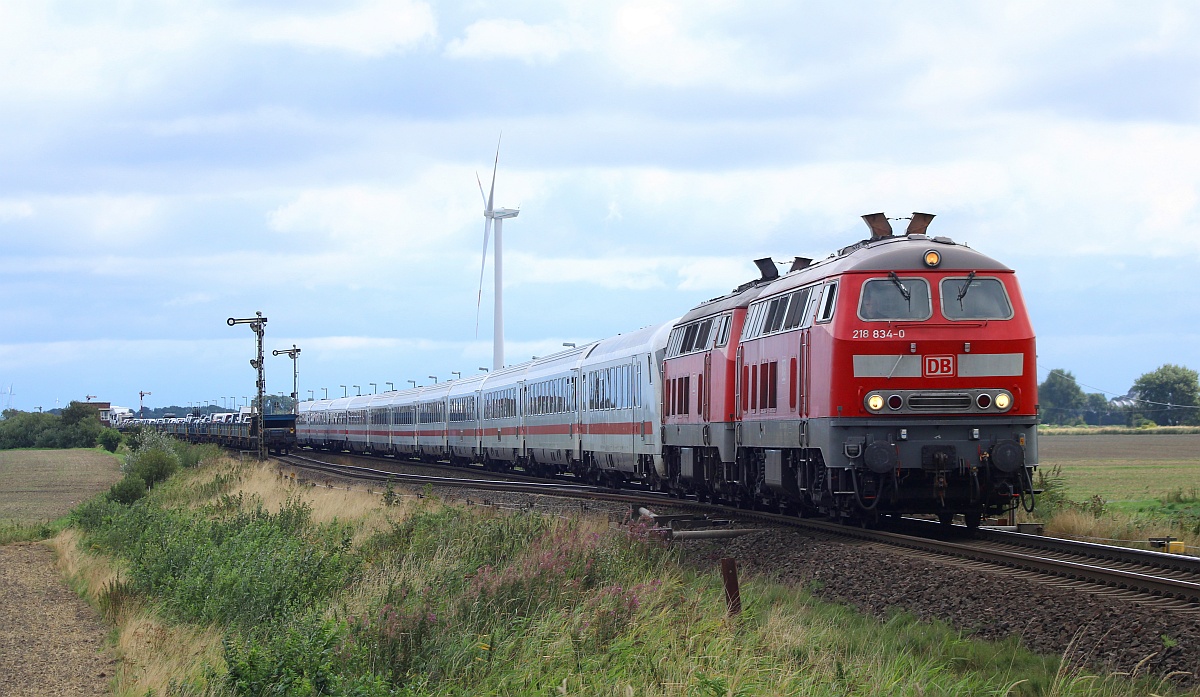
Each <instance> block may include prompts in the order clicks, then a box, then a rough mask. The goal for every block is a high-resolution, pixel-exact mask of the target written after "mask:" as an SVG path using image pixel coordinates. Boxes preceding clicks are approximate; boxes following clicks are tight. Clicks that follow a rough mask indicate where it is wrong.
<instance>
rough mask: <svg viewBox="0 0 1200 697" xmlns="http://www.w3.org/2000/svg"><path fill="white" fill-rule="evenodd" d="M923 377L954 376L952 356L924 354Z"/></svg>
mask: <svg viewBox="0 0 1200 697" xmlns="http://www.w3.org/2000/svg"><path fill="white" fill-rule="evenodd" d="M925 377H927V378H949V377H954V356H925Z"/></svg>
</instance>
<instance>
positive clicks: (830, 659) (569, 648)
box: [57, 460, 1170, 696]
mask: <svg viewBox="0 0 1200 697" xmlns="http://www.w3.org/2000/svg"><path fill="white" fill-rule="evenodd" d="M74 517H75V519H76V520H77V521H78V525H79V531H76V530H70V531H67V532H66V533H64V534H63V535H62V536H60V537H59V538H58V539H57V543H58V545H59V547H60V549H61V550H62V551H63V554H64V555H66V556H67V557H68V560H69V563H70V564H71V568H72V569H74V572H75V574H76V578H77V579H79V583H80V586H81V589H83V590H84V592H86V593H87V594H89V595H90V596H91V597H92V598H94V599H95V602H96V603H97V605H98V606H99V607H101V608H102V609H103V611H104V612H105V613H106V615H107V616H108V617H109V618H110V619H111V620H113V621H114V622H116V623H117V624H118V626H119V632H118V634H119V637H120V639H119V641H120V648H121V651H122V652H123V659H124V661H125V667H124V669H123V670H122V671H121V673H120V674H119V676H118V678H117V681H116V688H117V690H116V691H117V694H122V695H143V694H146V693H147V691H148V690H152V691H154V692H155V693H157V694H163V693H165V692H168V691H169V692H170V693H171V694H181V695H201V694H203V695H226V694H237V695H258V694H293V695H316V694H322V695H427V694H429V695H432V694H439V695H440V694H461V695H468V694H469V695H478V694H505V695H524V694H537V695H558V694H601V695H621V696H625V695H732V694H738V695H758V694H803V695H897V694H912V695H917V694H920V695H938V694H970V695H989V694H990V695H1006V694H1014V695H1076V694H1079V695H1083V694H1087V695H1097V694H1099V695H1118V694H1120V695H1124V694H1131V693H1140V692H1146V691H1148V690H1150V689H1154V690H1158V691H1160V693H1162V694H1169V693H1170V690H1169V687H1168V686H1166V685H1161V684H1153V685H1149V684H1136V685H1135V684H1131V683H1130V682H1128V681H1127V680H1125V679H1124V678H1119V677H1110V678H1104V679H1099V678H1095V679H1093V678H1090V677H1086V676H1081V675H1080V673H1079V671H1078V670H1077V669H1076V668H1074V667H1072V666H1060V665H1059V661H1058V660H1057V659H1056V658H1054V657H1039V656H1033V655H1030V654H1028V653H1027V652H1025V651H1023V650H1022V649H1021V648H1020V647H1019V645H1018V641H1017V639H1016V638H1014V639H1013V640H1012V641H1009V642H1006V643H1003V644H989V643H983V642H976V641H973V640H971V639H969V638H967V637H964V636H963V635H962V634H961V633H959V632H956V631H953V630H950V629H948V628H945V627H942V626H931V625H927V624H922V623H918V622H916V621H915V620H913V619H912V618H910V617H906V616H896V617H893V618H892V619H891V620H889V621H887V622H883V623H879V622H877V621H875V620H872V619H869V618H866V617H863V616H861V615H858V614H856V613H854V612H852V611H850V610H847V609H845V608H842V607H839V606H833V605H827V604H824V603H821V602H818V601H816V600H814V598H813V597H812V596H810V595H809V594H807V593H806V592H804V591H802V590H799V589H795V588H790V587H784V586H780V585H777V584H773V583H771V582H770V581H768V580H765V579H761V578H744V579H743V584H742V594H743V596H742V597H743V602H744V605H745V610H744V612H743V613H742V614H741V615H740V616H738V617H733V618H730V617H728V616H727V615H726V613H725V607H724V595H723V591H722V588H721V585H720V580H719V578H718V574H717V573H715V572H714V573H697V572H695V571H691V570H688V569H687V568H685V567H683V566H681V565H680V564H678V563H677V560H676V553H675V550H674V549H672V548H670V547H668V546H665V545H664V544H663V543H661V542H660V541H658V540H657V539H655V538H652V537H649V536H647V534H646V531H645V530H642V529H639V528H618V527H611V526H610V525H609V524H608V522H607V521H606V520H602V521H597V520H594V519H587V518H573V519H560V518H555V517H549V516H544V515H540V514H537V513H530V512H521V513H511V514H508V513H502V512H496V511H493V510H492V509H481V508H478V507H471V508H464V507H456V506H451V505H447V504H444V503H442V502H439V501H437V500H434V499H432V498H430V497H425V498H423V499H417V498H415V497H402V498H400V499H399V500H398V501H397V503H396V505H393V506H386V505H384V504H383V503H382V501H381V497H380V496H379V495H377V494H376V495H370V494H367V493H364V492H347V491H341V490H330V489H320V488H316V489H314V488H311V487H305V486H302V485H297V484H295V483H294V482H291V481H290V480H285V479H281V478H280V477H279V476H278V475H276V474H275V473H274V472H272V471H270V470H268V469H265V468H261V467H259V466H258V465H239V464H236V463H233V462H230V461H228V460H225V461H220V462H219V463H218V464H214V465H208V466H203V467H201V468H199V469H195V470H185V471H183V472H181V473H180V474H178V475H176V476H175V477H173V478H172V479H170V480H168V481H167V482H165V483H163V484H160V485H158V486H156V487H155V488H154V489H153V490H152V492H151V494H150V495H149V496H148V497H147V498H145V499H142V500H140V501H138V502H136V503H135V504H133V505H132V506H122V505H119V504H115V503H110V502H105V501H95V502H92V503H89V504H87V505H84V506H82V507H80V508H79V509H78V510H77V511H76V513H75V516H74Z"/></svg>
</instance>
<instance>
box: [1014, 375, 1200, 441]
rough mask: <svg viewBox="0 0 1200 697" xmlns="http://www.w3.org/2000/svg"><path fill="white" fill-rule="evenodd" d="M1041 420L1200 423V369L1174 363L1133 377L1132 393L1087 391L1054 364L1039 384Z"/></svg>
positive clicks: (1105, 423)
mask: <svg viewBox="0 0 1200 697" xmlns="http://www.w3.org/2000/svg"><path fill="white" fill-rule="evenodd" d="M1038 406H1039V408H1040V411H1041V422H1042V423H1045V424H1056V425H1084V424H1088V425H1092V426H1135V427H1136V426H1147V425H1158V426H1187V425H1198V424H1200V373H1197V371H1195V370H1191V369H1189V368H1185V367H1184V366H1181V365H1172V364H1170V363H1168V364H1166V365H1163V366H1161V367H1159V368H1158V369H1157V370H1153V371H1151V372H1149V373H1145V374H1143V375H1142V376H1141V377H1139V378H1138V379H1137V380H1135V381H1134V383H1133V387H1132V388H1131V389H1130V390H1129V394H1127V395H1124V396H1122V397H1117V398H1116V399H1112V400H1110V399H1108V397H1106V396H1105V395H1104V394H1101V393H1099V392H1093V393H1085V392H1084V391H1083V388H1081V387H1080V385H1079V383H1078V382H1076V380H1075V376H1074V375H1072V374H1071V371H1069V370H1063V369H1061V368H1055V369H1054V370H1051V371H1050V374H1049V375H1048V376H1047V377H1046V381H1045V382H1043V383H1042V384H1040V385H1038Z"/></svg>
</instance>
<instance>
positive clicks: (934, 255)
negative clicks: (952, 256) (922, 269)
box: [925, 249, 942, 269]
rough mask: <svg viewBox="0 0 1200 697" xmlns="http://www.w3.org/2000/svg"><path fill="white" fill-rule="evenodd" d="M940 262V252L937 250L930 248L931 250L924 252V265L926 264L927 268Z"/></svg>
mask: <svg viewBox="0 0 1200 697" xmlns="http://www.w3.org/2000/svg"><path fill="white" fill-rule="evenodd" d="M940 263H942V254H941V252H939V251H937V250H936V249H931V250H929V251H927V252H925V265H926V266H928V267H929V268H931V269H932V268H934V267H936V266H937V265H938V264H940Z"/></svg>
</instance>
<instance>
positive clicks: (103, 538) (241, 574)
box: [81, 497, 357, 627]
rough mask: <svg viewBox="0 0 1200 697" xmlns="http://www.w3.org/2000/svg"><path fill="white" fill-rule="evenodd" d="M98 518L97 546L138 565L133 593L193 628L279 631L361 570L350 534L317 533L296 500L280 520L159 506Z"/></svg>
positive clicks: (337, 530) (256, 511)
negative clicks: (276, 627)
mask: <svg viewBox="0 0 1200 697" xmlns="http://www.w3.org/2000/svg"><path fill="white" fill-rule="evenodd" d="M226 498H227V499H228V500H229V501H231V502H238V503H239V504H240V503H241V501H240V499H237V498H234V497H226ZM97 513H99V515H96V514H95V513H92V512H90V511H89V515H90V517H91V518H92V522H98V523H99V524H98V525H97V526H96V527H94V528H93V529H92V530H91V532H90V534H89V537H88V540H89V542H90V543H92V544H94V545H96V546H98V547H99V548H101V549H106V550H108V551H111V552H112V553H114V554H116V555H118V556H121V557H123V558H125V559H126V560H128V569H127V578H128V580H129V582H130V584H131V588H132V589H133V590H135V591H136V592H139V593H144V594H148V595H154V596H158V597H159V598H160V599H161V600H162V602H163V605H164V607H165V608H166V610H167V611H168V613H169V614H171V615H173V616H174V617H176V618H177V619H181V620H185V621H199V622H206V623H207V622H222V623H226V624H230V625H233V626H240V627H253V626H256V625H258V624H261V623H270V622H274V621H276V620H278V619H280V618H282V617H284V616H285V615H287V614H288V613H291V612H294V611H296V610H297V609H299V608H305V607H309V606H311V605H313V604H314V603H316V602H317V601H319V600H321V599H323V598H326V597H328V595H329V594H331V593H332V592H333V591H334V590H335V589H337V588H340V587H342V586H344V585H345V584H346V583H347V581H348V579H349V578H350V577H351V576H352V574H353V573H354V572H355V570H356V568H357V559H356V557H355V556H354V555H352V554H350V553H349V546H350V539H351V537H350V532H349V530H348V529H346V528H344V527H342V526H340V525H325V526H317V525H314V524H313V523H312V522H311V521H310V519H309V514H310V511H309V509H308V507H307V506H305V505H304V504H302V503H300V502H298V501H295V500H292V501H288V502H287V503H286V504H285V505H284V506H283V507H282V508H281V510H280V511H279V513H276V514H272V513H270V512H268V511H267V510H266V509H264V508H263V507H262V504H261V502H258V501H255V502H253V507H250V506H239V507H238V508H237V509H236V510H235V511H233V512H232V513H228V514H225V515H223V516H222V517H219V518H217V519H215V520H214V519H210V518H207V517H205V516H204V514H203V513H201V512H199V511H193V510H188V509H182V510H163V509H161V508H158V507H157V506H155V505H153V502H152V501H149V500H148V502H147V504H146V505H144V504H142V503H139V504H138V505H135V506H132V507H129V508H125V509H122V510H120V511H111V510H110V511H98V512H97ZM97 519H98V521H97ZM81 527H82V525H81Z"/></svg>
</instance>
